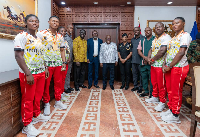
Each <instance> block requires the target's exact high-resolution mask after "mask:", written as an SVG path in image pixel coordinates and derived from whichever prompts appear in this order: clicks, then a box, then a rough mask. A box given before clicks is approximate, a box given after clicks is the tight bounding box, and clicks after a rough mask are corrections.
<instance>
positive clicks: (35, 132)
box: [22, 124, 40, 137]
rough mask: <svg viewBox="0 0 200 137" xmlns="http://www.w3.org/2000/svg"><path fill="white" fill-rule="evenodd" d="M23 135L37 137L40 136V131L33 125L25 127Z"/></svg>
mask: <svg viewBox="0 0 200 137" xmlns="http://www.w3.org/2000/svg"><path fill="white" fill-rule="evenodd" d="M22 133H23V134H26V135H27V137H36V136H38V135H39V134H40V131H39V130H37V129H36V128H35V127H34V126H33V125H32V124H29V125H27V126H26V127H23V129H22Z"/></svg>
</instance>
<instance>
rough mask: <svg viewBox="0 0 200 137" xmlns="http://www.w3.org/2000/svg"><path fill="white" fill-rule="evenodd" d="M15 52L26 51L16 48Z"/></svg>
mask: <svg viewBox="0 0 200 137" xmlns="http://www.w3.org/2000/svg"><path fill="white" fill-rule="evenodd" d="M14 51H24V49H21V48H14Z"/></svg>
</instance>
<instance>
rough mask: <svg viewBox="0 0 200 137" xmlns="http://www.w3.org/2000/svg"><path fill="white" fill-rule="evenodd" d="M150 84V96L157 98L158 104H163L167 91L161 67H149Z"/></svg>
mask: <svg viewBox="0 0 200 137" xmlns="http://www.w3.org/2000/svg"><path fill="white" fill-rule="evenodd" d="M151 83H152V86H153V92H152V95H153V96H154V97H159V99H160V102H162V103H165V102H166V95H167V91H166V88H165V79H164V73H163V71H162V68H161V67H153V66H151Z"/></svg>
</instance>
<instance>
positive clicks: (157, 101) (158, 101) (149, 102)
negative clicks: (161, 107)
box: [145, 100, 159, 103]
mask: <svg viewBox="0 0 200 137" xmlns="http://www.w3.org/2000/svg"><path fill="white" fill-rule="evenodd" d="M145 102H146V103H159V101H157V102H148V101H146V100H145Z"/></svg>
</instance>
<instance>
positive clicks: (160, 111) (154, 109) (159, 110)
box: [154, 108, 165, 112]
mask: <svg viewBox="0 0 200 137" xmlns="http://www.w3.org/2000/svg"><path fill="white" fill-rule="evenodd" d="M164 109H165V108H163V109H162V110H156V109H155V108H154V110H155V111H157V112H162V111H163V110H164Z"/></svg>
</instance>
